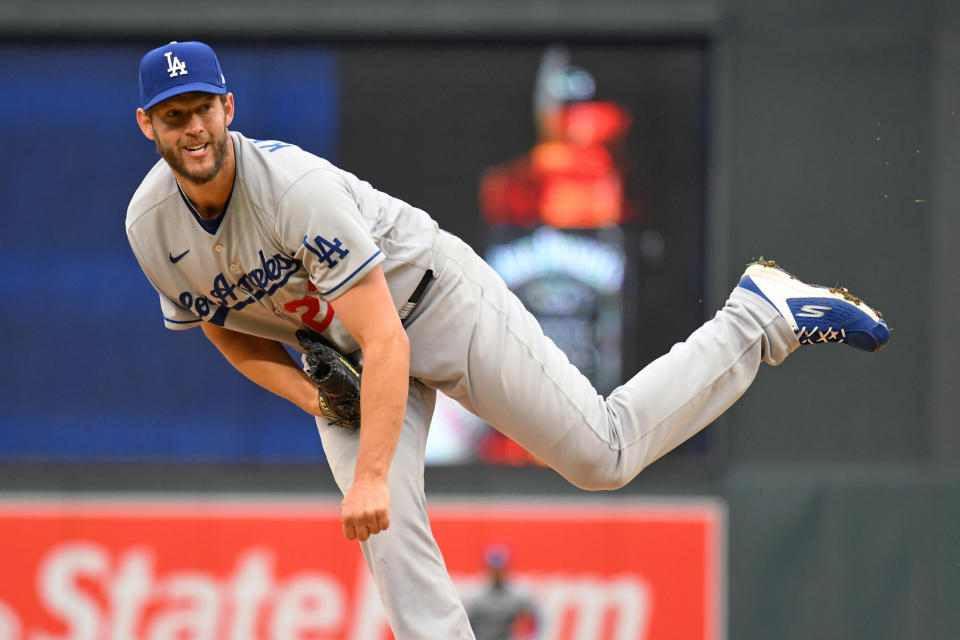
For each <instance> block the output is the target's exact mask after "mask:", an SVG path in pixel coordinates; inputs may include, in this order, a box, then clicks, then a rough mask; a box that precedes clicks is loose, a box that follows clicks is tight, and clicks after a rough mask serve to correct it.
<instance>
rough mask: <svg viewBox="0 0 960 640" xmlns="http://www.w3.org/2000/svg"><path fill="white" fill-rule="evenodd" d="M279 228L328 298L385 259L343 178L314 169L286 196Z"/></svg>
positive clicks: (290, 252) (291, 252) (314, 281)
mask: <svg viewBox="0 0 960 640" xmlns="http://www.w3.org/2000/svg"><path fill="white" fill-rule="evenodd" d="M276 231H277V234H278V235H279V237H280V240H281V242H282V243H283V244H284V246H285V248H286V250H287V251H288V252H289V254H290V255H292V256H294V257H295V258H296V259H298V260H300V262H301V263H302V264H303V267H304V269H306V271H307V273H309V274H310V280H311V281H312V282H313V284H314V285H315V286H316V287H317V290H318V291H319V292H320V295H322V296H323V297H324V298H326V299H327V300H333V299H335V298H337V297H338V296H340V295H341V294H343V293H344V292H345V291H348V290H349V289H350V287H352V286H353V285H354V284H355V283H357V282H359V281H360V280H361V279H362V278H363V277H364V276H365V275H366V274H367V273H369V272H370V271H371V270H373V269H374V268H375V267H376V266H377V265H378V264H380V263H381V262H383V259H384V255H383V252H382V251H381V250H380V248H379V247H377V245H376V243H375V242H374V240H373V237H372V236H371V234H370V231H369V229H368V227H367V224H366V222H365V221H364V219H363V216H362V215H361V213H360V206H359V204H358V202H357V200H356V198H355V197H354V196H353V193H352V192H351V191H350V189H349V187H348V186H347V184H346V182H345V181H344V180H343V178H342V177H341V176H339V175H337V174H336V172H334V171H330V170H326V169H315V170H313V171H311V172H309V173H308V174H306V175H305V176H303V177H302V178H300V179H299V180H298V181H297V182H296V183H295V184H294V185H293V186H292V187H290V189H289V190H288V191H287V193H286V194H285V195H284V196H283V198H282V200H281V202H280V206H279V208H278V210H277V220H276Z"/></svg>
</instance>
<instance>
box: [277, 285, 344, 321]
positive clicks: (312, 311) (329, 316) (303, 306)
mask: <svg viewBox="0 0 960 640" xmlns="http://www.w3.org/2000/svg"><path fill="white" fill-rule="evenodd" d="M307 289H308V290H309V291H310V292H311V293H316V291H317V288H316V287H315V286H313V283H312V282H310V281H309V280H307ZM283 308H284V309H286V310H287V311H289V312H290V313H300V311H301V310H303V313H300V321H301V322H303V324H305V325H307V326H308V327H310V328H311V329H313V330H314V331H316V332H317V333H323V332H324V331H326V330H327V328H328V327H329V326H330V323H331V322H333V307H332V306H331V305H330V303H329V302H328V303H327V312H326V313H325V314H324V315H323V318H321V319H320V320H319V321H318V320H317V316H319V315H320V311H321V310H322V305H321V303H320V298H319V297H317V296H311V295H309V294H307V295H305V296H303V297H302V298H300V299H299V300H291V301H290V302H288V303H286V304H285V305H283Z"/></svg>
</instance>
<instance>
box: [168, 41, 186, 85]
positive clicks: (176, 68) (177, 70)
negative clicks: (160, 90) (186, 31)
mask: <svg viewBox="0 0 960 640" xmlns="http://www.w3.org/2000/svg"><path fill="white" fill-rule="evenodd" d="M170 44H177V41H176V40H174V41H173V42H171V43H170ZM163 55H164V56H166V58H167V73H169V74H170V77H171V78H176V77H177V76H185V75H187V63H186V62H180V58H178V57H177V56H174V55H173V51H167V52H166V53H164V54H163ZM170 56H173V58H171V57H170Z"/></svg>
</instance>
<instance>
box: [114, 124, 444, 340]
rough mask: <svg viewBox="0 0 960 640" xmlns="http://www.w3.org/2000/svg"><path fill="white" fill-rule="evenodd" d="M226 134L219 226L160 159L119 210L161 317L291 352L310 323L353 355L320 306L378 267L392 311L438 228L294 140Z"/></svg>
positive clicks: (418, 273)
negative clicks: (225, 194)
mask: <svg viewBox="0 0 960 640" xmlns="http://www.w3.org/2000/svg"><path fill="white" fill-rule="evenodd" d="M231 137H232V138H233V146H234V149H235V152H236V160H237V174H236V181H235V183H234V187H233V193H232V194H231V196H230V201H229V202H228V204H227V207H226V211H225V213H224V215H223V216H222V219H221V220H220V221H219V225H218V226H217V227H216V228H213V227H212V226H211V225H209V224H206V223H205V221H203V220H202V219H200V218H199V216H197V215H196V213H195V212H194V210H193V207H192V206H191V205H190V203H189V201H188V200H187V198H186V197H185V196H184V195H183V192H182V191H181V190H180V188H179V186H178V185H177V181H176V179H175V178H174V176H173V172H172V171H171V170H170V168H169V167H168V166H167V164H166V162H164V161H163V160H160V161H159V162H157V164H156V165H155V166H154V167H153V170H152V171H150V173H149V174H147V176H146V178H145V179H144V181H143V183H142V184H141V185H140V188H139V189H138V190H137V192H136V194H135V195H134V197H133V200H132V201H131V203H130V206H129V208H128V212H127V236H128V238H129V240H130V246H131V247H132V248H133V252H134V254H135V255H136V256H137V259H138V260H139V262H140V265H141V267H142V268H143V271H144V273H145V274H146V276H147V279H148V280H150V283H151V284H152V285H153V286H154V288H155V289H156V290H157V292H158V293H159V294H160V307H161V310H162V312H163V321H164V324H165V325H166V326H167V328H169V329H186V328H190V327H193V326H196V325H197V324H198V323H200V322H201V321H207V322H212V323H214V324H217V325H220V326H223V327H225V328H227V329H233V330H235V331H241V332H244V333H250V334H254V335H258V336H262V337H265V338H270V339H273V340H278V341H280V342H284V343H286V344H289V345H291V346H294V347H297V346H298V342H297V339H296V336H295V335H294V333H295V332H296V330H297V329H300V328H304V327H309V328H311V329H314V330H316V331H318V332H320V333H323V334H324V335H325V336H326V337H327V338H328V339H330V340H331V341H332V342H333V343H334V344H336V345H337V346H338V347H340V349H341V350H343V351H344V352H347V353H349V352H352V351H355V350H356V349H357V344H356V342H355V341H354V340H353V338H352V337H351V336H350V334H349V333H347V331H346V330H345V329H344V328H343V325H342V324H341V323H340V322H339V320H338V319H337V317H336V314H335V313H334V311H333V308H332V307H331V306H330V305H329V304H328V303H327V301H329V300H333V299H335V298H336V297H337V296H339V295H340V294H342V293H343V292H344V291H347V290H348V289H349V288H350V287H351V286H352V284H353V283H355V282H357V281H358V280H360V279H361V278H362V277H363V276H364V275H365V274H366V273H367V272H369V271H370V270H371V269H373V268H374V267H375V266H376V265H378V264H382V265H383V270H384V273H385V274H386V276H387V282H388V284H389V287H390V291H391V294H392V295H393V297H394V300H395V302H396V306H397V308H398V309H399V308H400V307H401V306H402V305H403V303H404V302H405V301H406V300H407V298H408V297H409V295H410V294H411V292H412V291H413V290H414V288H415V287H416V286H417V284H418V283H419V281H420V279H421V278H422V277H423V274H424V272H425V271H426V269H427V265H428V264H429V262H430V260H431V257H432V253H433V243H434V241H435V238H436V235H437V233H438V230H437V225H436V223H435V222H434V221H433V220H432V219H430V217H429V216H428V215H427V214H426V213H424V212H423V211H420V210H418V209H415V208H413V207H411V206H409V205H408V204H406V203H405V202H402V201H401V200H398V199H396V198H393V197H391V196H388V195H386V194H384V193H382V192H380V191H377V190H376V189H374V188H373V187H371V186H370V185H369V184H368V183H366V182H363V181H362V180H359V179H358V178H357V177H356V176H354V175H352V174H350V173H347V172H346V171H341V170H340V169H337V168H336V167H334V166H333V165H332V164H330V163H329V162H327V161H326V160H324V159H322V158H318V157H316V156H314V155H312V154H309V153H306V152H304V151H303V150H302V149H300V148H298V147H295V146H293V145H290V144H286V143H283V142H277V141H257V140H250V139H248V138H245V137H244V136H243V135H241V134H239V133H236V132H233V133H231ZM401 220H402V224H401V223H400V222H401Z"/></svg>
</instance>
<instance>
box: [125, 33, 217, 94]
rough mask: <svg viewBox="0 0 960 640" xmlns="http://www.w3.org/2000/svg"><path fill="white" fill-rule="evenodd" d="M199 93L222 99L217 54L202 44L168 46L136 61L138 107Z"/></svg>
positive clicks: (175, 43)
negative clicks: (190, 92) (137, 62)
mask: <svg viewBox="0 0 960 640" xmlns="http://www.w3.org/2000/svg"><path fill="white" fill-rule="evenodd" d="M189 91H203V92H206V93H217V94H220V95H223V94H225V93H226V92H227V81H226V78H224V77H223V71H222V70H221V69H220V61H219V60H217V54H215V53H214V52H213V49H211V48H210V47H209V46H208V45H205V44H204V43H202V42H171V43H170V44H167V45H164V46H162V47H157V48H156V49H154V50H152V51H149V52H147V55H145V56H143V58H142V59H141V60H140V107H141V108H143V109H149V108H150V107H152V106H153V105H155V104H157V103H158V102H162V101H163V100H166V99H167V98H172V97H173V96H176V95H180V94H181V93H187V92H189Z"/></svg>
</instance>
